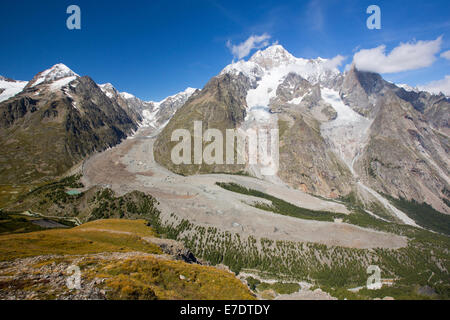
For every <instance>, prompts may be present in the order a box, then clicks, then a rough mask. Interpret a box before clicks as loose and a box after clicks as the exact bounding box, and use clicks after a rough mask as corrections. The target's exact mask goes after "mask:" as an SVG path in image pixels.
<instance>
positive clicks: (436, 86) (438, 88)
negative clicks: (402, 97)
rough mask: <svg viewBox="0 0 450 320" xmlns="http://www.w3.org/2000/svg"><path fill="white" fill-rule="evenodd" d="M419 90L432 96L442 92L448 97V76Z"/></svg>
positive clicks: (420, 87)
mask: <svg viewBox="0 0 450 320" xmlns="http://www.w3.org/2000/svg"><path fill="white" fill-rule="evenodd" d="M419 89H420V90H423V91H428V92H431V93H434V94H439V93H441V92H442V93H443V94H445V95H446V96H450V76H449V75H447V76H445V78H444V79H441V80H436V81H432V82H430V83H428V84H425V85H423V86H419Z"/></svg>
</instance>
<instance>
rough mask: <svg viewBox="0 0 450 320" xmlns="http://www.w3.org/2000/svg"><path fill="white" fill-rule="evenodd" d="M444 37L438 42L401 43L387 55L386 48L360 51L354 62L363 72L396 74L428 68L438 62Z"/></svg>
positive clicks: (383, 46)
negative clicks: (438, 54) (437, 56)
mask: <svg viewBox="0 0 450 320" xmlns="http://www.w3.org/2000/svg"><path fill="white" fill-rule="evenodd" d="M441 44H442V36H440V37H438V38H437V39H436V40H430V41H414V42H407V43H400V44H399V45H398V46H397V47H395V48H394V49H393V50H392V51H391V52H390V53H388V54H386V46H385V45H381V46H379V47H376V48H373V49H363V50H360V51H358V52H357V53H356V54H355V55H354V57H353V62H354V63H355V66H356V67H357V68H358V69H359V70H362V71H371V72H377V73H396V72H402V71H409V70H415V69H420V68H424V67H428V66H430V65H432V64H433V63H434V62H435V61H436V59H437V58H436V54H437V53H438V52H439V51H440V49H441Z"/></svg>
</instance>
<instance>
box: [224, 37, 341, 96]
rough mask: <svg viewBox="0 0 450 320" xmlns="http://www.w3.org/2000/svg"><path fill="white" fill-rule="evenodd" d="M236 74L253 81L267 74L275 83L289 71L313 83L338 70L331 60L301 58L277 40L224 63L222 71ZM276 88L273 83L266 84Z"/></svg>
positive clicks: (323, 79) (324, 79)
mask: <svg viewBox="0 0 450 320" xmlns="http://www.w3.org/2000/svg"><path fill="white" fill-rule="evenodd" d="M224 73H229V74H235V75H237V74H239V73H242V74H244V75H245V76H247V77H248V78H249V79H250V80H251V81H252V82H256V81H261V80H262V79H263V78H264V77H270V78H271V80H270V82H273V83H272V85H273V86H276V85H277V84H278V83H279V81H281V80H282V78H284V77H285V76H287V75H288V74H289V73H296V74H298V75H300V76H301V77H303V78H304V79H306V80H308V81H309V82H311V83H313V84H315V83H318V82H327V81H330V80H332V79H334V78H335V77H336V76H338V75H339V74H340V71H339V70H338V69H337V68H336V66H335V64H334V63H333V60H328V59H324V58H321V57H319V58H317V59H303V58H297V57H295V56H293V55H292V54H291V53H289V52H288V51H287V50H286V49H285V48H284V47H283V46H281V45H279V44H276V45H272V46H270V47H268V48H266V49H264V50H259V51H257V52H256V53H255V54H254V55H253V56H252V57H251V58H250V59H249V60H248V61H244V60H240V61H238V62H234V63H232V64H230V65H228V66H226V67H225V68H224V69H223V70H222V72H221V74H224ZM269 89H272V90H276V87H274V88H269Z"/></svg>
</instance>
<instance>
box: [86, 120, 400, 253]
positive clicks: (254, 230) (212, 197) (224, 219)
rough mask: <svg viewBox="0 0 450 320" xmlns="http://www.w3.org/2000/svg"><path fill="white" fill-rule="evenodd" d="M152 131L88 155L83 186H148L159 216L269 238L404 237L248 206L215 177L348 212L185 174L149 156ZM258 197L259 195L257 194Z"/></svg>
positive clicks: (381, 240)
mask: <svg viewBox="0 0 450 320" xmlns="http://www.w3.org/2000/svg"><path fill="white" fill-rule="evenodd" d="M154 137H155V133H152V132H151V131H150V129H144V128H143V129H140V130H139V131H138V132H137V133H136V135H135V136H134V137H131V138H128V139H127V140H125V141H123V142H122V143H121V144H120V145H118V146H116V147H114V148H112V149H109V150H107V151H105V152H103V153H100V154H97V155H95V156H93V157H91V158H90V159H88V160H87V161H86V162H85V164H84V166H83V178H82V181H83V183H84V184H85V185H86V186H87V187H91V186H94V185H106V186H108V187H110V188H112V189H113V190H114V191H115V192H116V193H118V194H120V195H121V194H125V193H127V192H131V191H133V190H140V191H143V192H148V193H150V194H152V195H153V196H155V197H156V198H157V199H158V201H159V202H160V205H159V209H160V210H161V212H162V217H163V218H165V219H170V214H171V213H175V214H176V215H178V216H179V217H181V218H185V219H188V220H190V221H191V222H193V223H194V224H199V225H202V226H206V227H208V226H215V227H217V228H219V229H221V230H223V231H230V232H238V233H240V234H241V235H243V236H248V235H253V236H254V237H256V238H260V237H265V238H270V239H273V240H290V241H308V242H316V243H322V244H326V245H337V246H344V247H355V248H375V247H384V248H399V247H404V246H406V243H407V240H406V239H405V238H404V237H400V236H397V235H393V234H388V233H383V232H378V231H373V230H369V229H363V228H360V227H357V226H354V225H349V224H345V223H333V222H319V221H312V220H302V219H297V218H292V217H288V216H282V215H278V214H272V213H270V212H267V211H263V210H259V209H257V208H254V207H252V206H251V205H249V204H251V203H254V202H255V200H256V199H255V198H254V197H249V196H245V195H241V194H237V193H233V192H230V191H227V190H224V189H222V188H220V187H218V186H217V185H215V183H216V182H235V183H237V184H240V185H243V186H245V187H247V188H252V189H256V190H260V191H263V192H265V193H268V194H271V195H273V196H275V197H278V198H281V199H283V200H285V201H288V202H291V203H293V204H295V205H297V206H301V207H304V208H308V209H312V210H326V211H333V212H341V213H348V211H347V209H346V208H345V206H344V205H342V204H340V203H336V202H332V201H325V200H322V199H319V198H315V197H313V196H311V195H308V194H306V193H304V192H302V191H300V190H295V189H292V188H290V187H288V186H285V185H280V184H272V183H270V182H267V181H263V180H260V179H256V178H251V177H245V176H236V175H224V174H208V175H195V176H189V177H183V176H180V175H177V174H174V173H172V172H170V171H168V170H167V169H165V168H164V167H162V166H160V165H159V164H157V163H156V162H155V161H154V158H153V143H154V140H155V138H154ZM259 200H260V199H259Z"/></svg>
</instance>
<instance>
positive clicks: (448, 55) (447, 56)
mask: <svg viewBox="0 0 450 320" xmlns="http://www.w3.org/2000/svg"><path fill="white" fill-rule="evenodd" d="M441 58H445V59H447V60H450V50H448V51H445V52H442V53H441Z"/></svg>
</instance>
